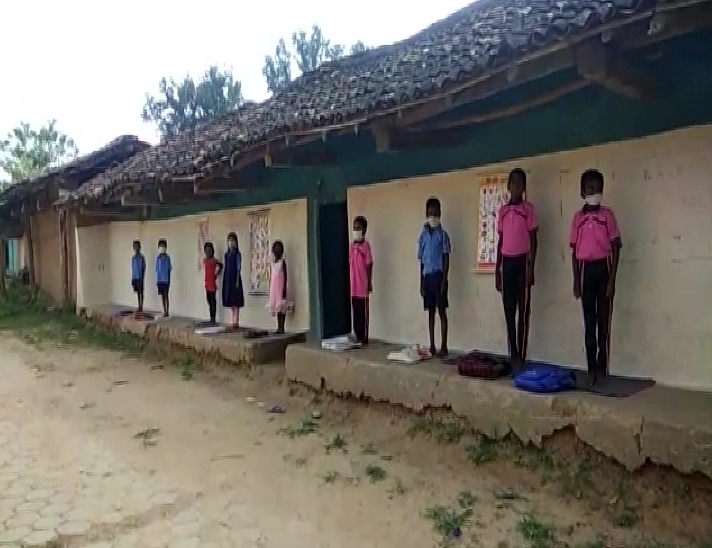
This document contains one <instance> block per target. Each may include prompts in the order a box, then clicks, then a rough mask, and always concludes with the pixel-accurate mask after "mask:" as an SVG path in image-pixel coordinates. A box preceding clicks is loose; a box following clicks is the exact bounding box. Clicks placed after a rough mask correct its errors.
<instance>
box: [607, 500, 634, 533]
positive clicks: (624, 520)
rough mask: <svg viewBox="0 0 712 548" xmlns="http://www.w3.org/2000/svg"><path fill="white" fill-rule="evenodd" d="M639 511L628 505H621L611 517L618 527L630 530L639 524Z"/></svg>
mask: <svg viewBox="0 0 712 548" xmlns="http://www.w3.org/2000/svg"><path fill="white" fill-rule="evenodd" d="M638 519H639V516H638V512H637V509H636V508H634V507H633V506H630V505H628V504H621V505H620V506H619V507H618V508H616V509H615V510H614V511H613V512H612V515H611V521H612V522H613V525H615V526H616V527H621V528H625V529H630V528H631V527H633V526H634V525H635V524H636V523H638Z"/></svg>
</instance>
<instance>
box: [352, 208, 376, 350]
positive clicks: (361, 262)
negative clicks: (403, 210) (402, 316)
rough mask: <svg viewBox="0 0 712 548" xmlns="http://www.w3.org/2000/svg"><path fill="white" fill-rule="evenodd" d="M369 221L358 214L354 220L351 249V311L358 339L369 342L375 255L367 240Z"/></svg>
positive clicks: (365, 342) (364, 342)
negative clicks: (369, 307)
mask: <svg viewBox="0 0 712 548" xmlns="http://www.w3.org/2000/svg"><path fill="white" fill-rule="evenodd" d="M367 228H368V221H366V217H362V216H358V217H356V218H355V219H354V222H353V241H352V242H351V247H350V249H349V272H350V277H351V313H352V315H353V328H354V335H355V336H356V340H357V341H358V342H360V343H361V344H368V315H369V310H368V297H369V295H370V294H371V292H372V291H373V285H372V281H373V255H371V244H369V243H368V241H367V240H366V229H367Z"/></svg>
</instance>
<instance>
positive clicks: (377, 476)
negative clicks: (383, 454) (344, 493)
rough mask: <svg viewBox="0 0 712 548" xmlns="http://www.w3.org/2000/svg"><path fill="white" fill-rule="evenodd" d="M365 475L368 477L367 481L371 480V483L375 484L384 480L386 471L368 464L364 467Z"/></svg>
mask: <svg viewBox="0 0 712 548" xmlns="http://www.w3.org/2000/svg"><path fill="white" fill-rule="evenodd" d="M366 475H367V476H368V479H370V480H371V483H376V482H378V481H383V480H384V479H386V475H387V474H386V471H385V470H384V469H383V468H381V467H380V466H377V465H375V464H369V465H368V466H366Z"/></svg>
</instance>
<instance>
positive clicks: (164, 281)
mask: <svg viewBox="0 0 712 548" xmlns="http://www.w3.org/2000/svg"><path fill="white" fill-rule="evenodd" d="M172 270H173V265H172V264H171V256H170V255H168V242H166V240H164V239H163V238H161V239H160V240H158V255H156V288H157V289H158V294H159V295H160V296H161V303H162V304H163V317H164V318H167V317H168V316H169V305H170V303H169V301H168V291H169V290H170V288H171V271H172Z"/></svg>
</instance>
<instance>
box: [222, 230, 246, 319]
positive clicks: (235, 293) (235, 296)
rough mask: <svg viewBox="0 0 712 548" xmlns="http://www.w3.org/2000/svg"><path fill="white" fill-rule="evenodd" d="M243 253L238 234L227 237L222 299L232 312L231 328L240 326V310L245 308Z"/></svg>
mask: <svg viewBox="0 0 712 548" xmlns="http://www.w3.org/2000/svg"><path fill="white" fill-rule="evenodd" d="M241 270H242V253H240V249H239V248H238V247H237V234H236V233H234V232H230V234H228V235H227V251H226V252H225V269H224V270H223V287H222V299H223V306H224V307H225V308H229V309H230V310H231V311H232V322H231V327H233V328H234V329H237V328H238V327H239V326H240V309H241V308H242V307H243V306H245V293H244V292H243V289H242V276H241Z"/></svg>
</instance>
